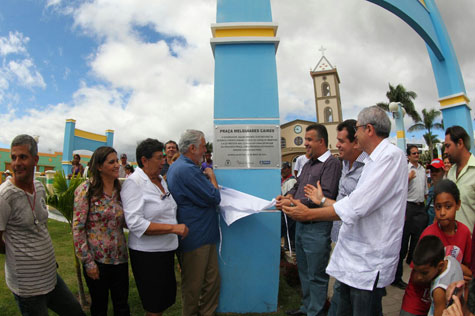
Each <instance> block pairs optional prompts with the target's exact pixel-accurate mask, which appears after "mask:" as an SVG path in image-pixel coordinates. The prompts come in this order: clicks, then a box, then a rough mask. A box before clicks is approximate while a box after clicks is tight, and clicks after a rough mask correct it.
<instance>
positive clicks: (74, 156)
mask: <svg viewBox="0 0 475 316" xmlns="http://www.w3.org/2000/svg"><path fill="white" fill-rule="evenodd" d="M76 157H78V158H79V160H81V156H79V154H74V155H73V158H76Z"/></svg>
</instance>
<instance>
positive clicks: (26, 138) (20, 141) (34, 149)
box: [10, 134, 38, 157]
mask: <svg viewBox="0 0 475 316" xmlns="http://www.w3.org/2000/svg"><path fill="white" fill-rule="evenodd" d="M24 145H26V146H28V151H29V152H30V154H31V156H33V157H36V156H38V144H37V143H36V140H35V139H34V138H33V137H31V136H30V135H26V134H21V135H18V136H16V137H15V138H14V139H13V140H12V144H11V146H10V147H11V148H13V147H15V146H24Z"/></svg>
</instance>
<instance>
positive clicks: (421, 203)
mask: <svg viewBox="0 0 475 316" xmlns="http://www.w3.org/2000/svg"><path fill="white" fill-rule="evenodd" d="M407 203H409V204H414V205H417V206H423V205H425V204H424V202H409V201H407Z"/></svg>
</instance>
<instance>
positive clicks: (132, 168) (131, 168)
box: [124, 164, 134, 172]
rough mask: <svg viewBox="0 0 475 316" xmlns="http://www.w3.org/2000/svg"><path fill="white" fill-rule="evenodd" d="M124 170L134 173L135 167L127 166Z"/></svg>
mask: <svg viewBox="0 0 475 316" xmlns="http://www.w3.org/2000/svg"><path fill="white" fill-rule="evenodd" d="M124 169H126V170H129V171H130V172H134V167H133V166H132V165H129V164H127V165H125V167H124Z"/></svg>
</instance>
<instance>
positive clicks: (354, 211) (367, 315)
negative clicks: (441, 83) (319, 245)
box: [283, 106, 408, 316]
mask: <svg viewBox="0 0 475 316" xmlns="http://www.w3.org/2000/svg"><path fill="white" fill-rule="evenodd" d="M355 129H356V138H357V140H358V143H359V145H360V147H361V149H363V150H364V151H365V152H366V153H367V154H368V155H369V157H368V158H367V159H365V166H364V168H363V171H362V174H361V177H360V180H359V182H358V184H357V186H356V189H355V190H354V191H353V192H352V193H351V194H350V195H349V196H347V197H345V198H343V199H341V200H339V201H338V202H336V203H335V204H333V205H331V206H328V207H323V208H318V209H309V208H308V207H306V206H305V205H303V204H302V203H301V202H300V201H296V200H292V203H294V204H295V206H293V207H292V206H284V207H283V209H284V211H285V212H286V213H287V214H288V215H290V216H291V217H293V218H294V219H296V220H299V221H334V220H341V221H342V222H343V224H342V226H341V229H340V234H339V238H338V243H337V244H336V247H335V249H334V251H333V255H332V257H331V260H330V263H329V265H328V267H327V269H326V272H327V273H328V274H330V275H331V276H333V277H334V278H336V279H337V280H338V281H340V282H341V289H340V304H339V306H338V311H337V315H358V316H374V315H382V304H381V301H382V295H383V290H384V287H386V286H388V285H389V284H391V283H392V281H393V280H394V275H395V272H396V267H397V263H398V258H399V250H400V247H401V237H402V229H403V224H404V212H405V209H406V198H407V179H408V172H407V166H406V157H405V155H404V152H403V151H401V150H400V149H398V148H397V147H396V146H394V145H392V144H391V143H389V141H388V140H387V139H386V138H387V137H388V136H389V132H390V130H391V122H390V120H389V118H388V116H387V114H386V113H385V112H384V111H383V110H381V109H380V108H378V107H376V106H372V107H368V108H365V109H363V110H362V111H361V112H360V113H359V115H358V122H357V125H356V127H355Z"/></svg>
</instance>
